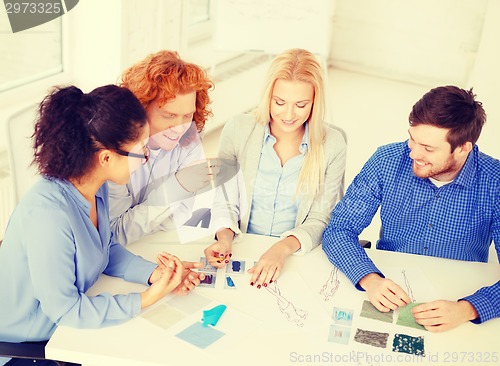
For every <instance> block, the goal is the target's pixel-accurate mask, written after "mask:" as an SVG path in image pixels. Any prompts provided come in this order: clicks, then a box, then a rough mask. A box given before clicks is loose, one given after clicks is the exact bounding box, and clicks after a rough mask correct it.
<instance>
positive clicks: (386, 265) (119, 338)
mask: <svg viewBox="0 0 500 366" xmlns="http://www.w3.org/2000/svg"><path fill="white" fill-rule="evenodd" d="M192 230H195V229H194V228H193V229H192ZM275 241H276V238H269V237H264V236H256V235H249V234H246V235H245V237H244V239H243V241H242V242H240V243H237V244H235V245H234V248H233V259H235V260H246V261H247V269H248V268H250V267H251V265H250V264H253V260H256V259H258V257H259V256H260V254H262V253H263V252H264V251H265V249H266V248H268V247H269V246H270V245H271V244H272V243H273V242H275ZM212 242H213V240H212V239H211V238H210V237H204V238H201V239H198V240H196V241H195V242H193V243H191V244H182V245H180V244H176V243H177V240H176V237H175V235H173V234H167V233H157V234H154V235H151V236H149V237H147V238H144V239H142V240H140V241H139V242H136V243H134V244H132V245H130V246H129V247H128V248H129V249H130V250H131V251H132V252H134V253H137V254H139V255H141V256H143V257H145V258H147V259H150V260H154V258H155V257H156V254H157V253H159V252H161V251H168V252H170V253H173V254H176V255H178V256H179V257H180V258H181V259H182V260H199V258H200V257H201V256H203V250H204V248H205V247H206V246H207V245H208V244H210V243H212ZM368 254H369V256H370V257H371V258H372V259H373V260H374V262H375V264H376V265H377V266H378V267H379V268H380V269H381V270H382V271H383V272H384V274H386V275H387V276H388V277H390V278H392V279H393V280H395V281H396V282H398V283H399V284H400V285H401V286H402V287H403V288H405V287H404V286H405V283H404V280H403V278H404V276H403V274H402V272H403V271H405V274H406V276H407V278H408V280H409V283H410V285H411V289H412V292H413V295H414V297H415V300H416V301H417V302H425V301H430V300H434V299H438V298H439V299H448V300H457V299H459V298H461V297H463V296H467V295H469V294H471V293H473V292H475V291H476V290H477V289H479V288H480V287H482V286H487V285H490V284H493V283H495V282H496V281H498V279H500V266H499V265H498V264H493V263H489V264H487V263H472V262H462V261H454V260H447V259H442V258H434V257H425V256H417V255H409V254H400V253H393V252H386V251H379V250H375V249H370V250H368ZM333 269H334V266H333V265H331V264H330V263H329V262H328V260H327V258H326V256H325V254H324V253H323V251H322V250H321V248H317V249H315V250H313V251H312V252H311V253H309V254H307V255H304V256H292V257H291V258H289V260H288V261H287V262H286V265H285V268H284V271H283V274H282V278H281V279H278V282H279V281H282V282H281V283H280V286H281V285H283V286H284V287H283V288H286V289H287V293H286V296H287V297H288V299H290V300H293V302H294V304H295V305H297V307H303V308H304V309H305V310H308V311H309V315H308V317H307V318H306V320H305V321H304V323H305V325H304V327H303V328H301V327H296V326H295V324H290V323H288V324H285V323H286V322H284V320H283V319H285V318H283V319H278V318H279V317H280V316H281V315H282V314H280V313H279V312H277V305H276V304H275V303H274V302H273V303H272V304H271V306H270V308H269V312H267V311H266V309H263V311H261V310H259V305H262V304H261V303H259V302H258V301H260V300H261V299H262V297H265V296H271V295H263V294H261V293H260V292H259V293H253V292H252V291H262V292H263V293H265V289H263V288H262V289H260V290H255V289H253V288H251V287H250V286H249V285H248V288H237V289H236V290H235V289H223V288H222V287H221V288H197V289H196V290H195V293H197V294H200V295H203V296H207V297H209V298H211V299H214V301H216V302H217V303H219V304H225V305H227V306H228V309H233V310H234V311H235V314H240V315H239V316H240V317H242V318H246V317H247V316H248V318H249V319H254V322H253V323H252V326H250V327H249V329H250V328H251V330H249V332H248V333H247V334H245V335H244V336H243V337H242V338H238V339H237V340H236V338H235V340H234V341H233V343H229V344H230V347H227V349H224V352H223V353H215V354H214V352H208V351H207V350H199V349H197V348H196V347H194V346H192V345H190V344H187V343H186V344H183V342H180V341H179V340H174V337H173V336H172V335H171V334H169V333H168V332H167V331H166V330H165V329H163V328H161V327H159V326H157V325H155V324H153V323H151V322H148V321H145V319H144V318H143V317H142V316H139V317H137V318H135V319H132V320H130V321H128V322H125V323H123V324H121V325H118V326H114V327H109V328H103V329H73V328H68V327H64V326H61V327H59V328H58V329H57V330H56V332H55V333H54V335H53V336H52V338H51V339H50V341H49V343H48V345H47V347H46V355H47V357H49V358H53V359H58V360H64V361H70V362H76V363H82V364H84V365H87V366H88V365H91V366H97V365H196V364H203V365H298V364H308V365H311V364H318V363H319V364H329V363H335V364H345V365H370V364H371V365H386V364H393V365H394V364H399V365H400V364H413V363H417V362H418V363H429V364H447V365H449V364H454V365H461V364H463V365H470V364H477V363H481V364H483V363H484V364H489V365H497V364H500V352H499V349H498V335H499V334H500V319H495V320H491V321H488V322H486V323H484V324H481V325H475V324H472V323H467V324H464V325H462V326H460V327H458V328H455V329H453V330H451V331H448V332H444V333H430V332H427V331H424V330H419V329H414V328H410V327H404V326H401V325H397V324H395V320H394V322H393V323H392V324H389V323H383V322H381V321H378V320H372V319H366V318H362V317H360V309H361V306H362V304H363V301H364V300H367V296H366V294H365V293H364V292H361V291H358V290H356V289H355V288H354V286H353V285H352V284H351V283H350V282H349V281H348V280H347V278H346V277H345V276H344V275H343V274H341V273H338V274H337V275H338V280H339V286H338V289H337V291H336V292H335V294H334V295H333V296H332V297H330V298H329V299H328V301H325V299H324V296H323V295H322V294H320V290H321V288H322V286H323V285H324V284H325V283H326V281H327V280H328V279H329V275H330V273H331V271H332V270H333ZM220 271H222V270H219V272H220ZM233 278H235V277H234V276H233ZM246 280H247V277H244V276H243V275H242V276H241V277H239V281H238V282H236V281H235V282H236V283H237V287H238V285H240V287H241V286H243V285H246V283H247V282H246ZM287 281H288V282H287ZM293 281H296V282H295V284H296V285H295V286H294V283H293ZM144 289H145V287H144V286H143V285H138V284H132V283H127V282H125V281H123V280H121V279H117V278H111V277H108V276H105V275H102V276H101V278H100V279H99V280H98V282H97V283H96V284H95V285H94V286H93V287H92V288H91V289H90V291H89V293H88V294H89V295H93V294H97V293H101V292H110V293H113V294H118V293H127V292H131V291H143V290H144ZM252 294H255V295H252ZM189 296H190V295H188V297H187V298H186V299H188V298H189ZM193 296H194V295H193ZM271 297H272V296H271ZM167 301H168V299H167V300H165V302H167ZM274 305H276V306H274ZM153 307H154V305H153ZM334 307H340V308H347V309H351V310H352V311H353V321H352V324H351V325H349V326H348V327H349V329H350V330H351V334H350V336H349V337H350V339H349V340H348V344H347V345H344V344H339V343H332V342H329V341H328V337H329V331H330V327H331V326H332V325H334V320H333V319H332V312H333V309H334ZM147 311H148V309H146V310H144V311H143V314H145V313H146V312H147ZM259 311H260V312H259ZM276 314H278V315H276ZM394 315H395V318H396V315H397V313H396V314H394ZM224 316H225V315H223V316H222V317H224ZM221 319H222V318H221ZM200 320H201V319H200ZM307 322H309V323H307ZM215 328H217V326H216V327H215ZM358 328H359V329H364V330H370V331H377V332H381V333H383V332H386V333H388V334H389V340H388V342H387V347H386V348H378V347H373V346H370V345H366V344H361V343H358V342H356V341H355V340H354V339H353V337H354V333H355V332H356V329H358ZM396 333H403V334H406V335H410V336H415V337H418V336H423V337H424V343H425V352H426V355H425V357H421V356H414V355H408V354H405V353H396V352H392V339H393V337H394V335H395V334H396ZM226 339H228V340H229V341H231V335H230V334H228V337H227V338H226Z"/></svg>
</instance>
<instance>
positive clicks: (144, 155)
mask: <svg viewBox="0 0 500 366" xmlns="http://www.w3.org/2000/svg"><path fill="white" fill-rule="evenodd" d="M142 151H143V153H142V154H136V153H133V152H128V151H125V150H120V149H115V152H116V153H117V154H119V155H121V156H128V157H131V158H139V159H142V160H141V163H142V165H144V164H146V163H147V162H148V161H149V156H150V155H151V150H150V149H149V147H148V146H146V145H144V146H143V148H142Z"/></svg>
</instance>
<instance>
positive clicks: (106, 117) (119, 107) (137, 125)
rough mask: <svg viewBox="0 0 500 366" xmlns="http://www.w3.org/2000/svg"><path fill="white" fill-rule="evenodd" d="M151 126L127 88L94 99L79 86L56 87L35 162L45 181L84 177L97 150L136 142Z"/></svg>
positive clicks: (97, 92) (45, 110) (37, 138)
mask: <svg viewBox="0 0 500 366" xmlns="http://www.w3.org/2000/svg"><path fill="white" fill-rule="evenodd" d="M146 123H147V117H146V112H145V110H144V108H143V107H142V105H141V103H140V102H139V100H137V98H136V97H135V96H134V94H133V93H132V92H131V91H130V90H128V89H126V88H122V87H119V86H116V85H106V86H102V87H99V88H97V89H94V90H93V91H92V92H90V93H88V94H84V93H83V92H82V91H81V90H80V89H78V88H77V87H75V86H69V87H63V88H55V89H54V90H53V91H52V92H51V93H50V94H49V95H48V96H46V97H45V99H44V100H43V101H42V102H41V103H40V107H39V117H38V120H37V121H36V123H35V132H34V133H33V136H32V137H33V139H34V141H33V149H34V160H33V162H34V163H35V164H37V166H38V170H39V172H40V173H41V174H42V175H44V176H47V177H53V178H59V179H70V178H75V179H78V178H81V177H83V176H85V175H86V174H87V173H89V171H90V170H91V169H92V167H93V163H94V160H93V157H94V154H95V153H96V152H97V151H99V150H100V149H102V148H106V149H111V150H112V149H120V148H121V146H122V145H124V144H126V143H129V142H133V141H135V140H136V139H137V138H139V134H140V129H141V127H143V126H144V125H145V124H146Z"/></svg>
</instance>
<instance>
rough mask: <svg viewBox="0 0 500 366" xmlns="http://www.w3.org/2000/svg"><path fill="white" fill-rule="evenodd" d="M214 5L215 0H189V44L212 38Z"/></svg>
mask: <svg viewBox="0 0 500 366" xmlns="http://www.w3.org/2000/svg"><path fill="white" fill-rule="evenodd" d="M213 5H214V4H213V0H189V2H188V3H187V27H188V29H187V31H188V45H193V44H196V43H198V42H200V41H205V40H209V39H211V38H212V34H213V23H214V21H213V19H214V12H213V8H214V6H213Z"/></svg>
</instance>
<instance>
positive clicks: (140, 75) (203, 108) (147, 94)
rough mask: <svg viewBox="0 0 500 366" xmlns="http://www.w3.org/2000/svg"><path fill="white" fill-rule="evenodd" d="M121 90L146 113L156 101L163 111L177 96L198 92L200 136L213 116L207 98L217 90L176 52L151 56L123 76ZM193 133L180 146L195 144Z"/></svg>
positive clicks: (197, 126)
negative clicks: (213, 90)
mask: <svg viewBox="0 0 500 366" xmlns="http://www.w3.org/2000/svg"><path fill="white" fill-rule="evenodd" d="M120 86H123V87H126V88H128V89H130V90H131V91H132V92H133V93H134V94H135V96H136V97H137V99H139V101H140V102H141V104H142V106H143V107H144V108H145V109H146V108H147V107H148V105H149V104H150V103H151V102H153V101H154V100H156V101H157V102H158V105H159V106H160V107H162V106H163V105H164V104H165V103H167V102H169V101H170V100H172V99H174V98H175V97H176V95H177V94H186V93H191V92H193V91H194V92H196V111H195V113H194V116H193V120H194V122H195V124H196V129H197V130H198V132H201V131H203V128H204V127H205V122H206V120H207V118H208V117H211V116H212V115H213V114H212V111H211V109H210V108H209V104H210V103H211V101H210V97H209V95H208V91H209V90H211V89H212V88H213V87H214V84H213V82H212V81H211V80H210V79H209V78H208V76H207V73H206V72H205V70H204V69H203V68H201V67H200V66H198V65H195V64H192V63H188V62H185V61H183V60H182V59H181V58H180V57H179V54H178V53H177V52H175V51H168V50H162V51H159V52H157V53H153V54H150V55H149V56H148V57H146V58H145V59H144V60H142V61H140V62H138V63H136V64H135V65H133V66H131V67H129V68H128V69H127V70H125V71H124V72H123V74H122V76H121V82H120ZM193 130H194V129H193ZM190 131H191V129H190V130H189V131H188V132H187V133H186V134H185V135H184V136H183V138H182V139H181V141H180V143H181V145H186V144H187V143H189V142H191V141H192V140H193V137H194V136H192V135H193V134H192V133H190Z"/></svg>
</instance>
